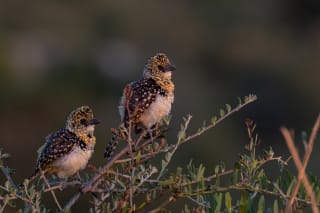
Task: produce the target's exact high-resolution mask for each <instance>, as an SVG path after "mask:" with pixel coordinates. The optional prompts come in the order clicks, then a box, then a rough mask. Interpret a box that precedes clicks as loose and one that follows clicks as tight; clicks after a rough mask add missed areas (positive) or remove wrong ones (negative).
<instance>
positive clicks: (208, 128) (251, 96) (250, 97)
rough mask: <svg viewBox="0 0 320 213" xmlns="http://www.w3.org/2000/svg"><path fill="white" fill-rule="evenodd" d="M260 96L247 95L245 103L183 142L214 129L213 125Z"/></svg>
mask: <svg viewBox="0 0 320 213" xmlns="http://www.w3.org/2000/svg"><path fill="white" fill-rule="evenodd" d="M257 99H258V98H257V96H256V95H249V96H248V97H247V100H245V102H244V103H240V104H239V105H238V106H237V107H236V108H234V109H232V110H230V111H229V112H227V113H226V114H225V115H223V116H221V117H220V118H218V119H217V120H216V121H215V122H213V123H212V124H210V125H208V126H206V127H204V128H202V129H201V130H200V131H198V132H196V133H194V134H193V135H190V136H188V137H187V138H185V139H184V140H183V141H182V142H181V143H185V142H187V141H189V140H192V139H194V138H196V137H198V136H200V135H202V134H203V133H204V132H207V131H208V130H210V129H212V128H213V127H215V126H216V125H217V124H219V123H220V122H221V121H222V120H224V119H225V118H227V117H229V116H230V115H231V114H233V113H235V112H237V111H239V110H240V109H242V108H243V107H245V106H246V105H248V104H250V103H252V102H254V101H256V100H257Z"/></svg>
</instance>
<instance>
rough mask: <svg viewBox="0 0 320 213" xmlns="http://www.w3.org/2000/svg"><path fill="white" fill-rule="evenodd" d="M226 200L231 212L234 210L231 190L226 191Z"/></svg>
mask: <svg viewBox="0 0 320 213" xmlns="http://www.w3.org/2000/svg"><path fill="white" fill-rule="evenodd" d="M224 202H225V205H226V208H227V211H228V213H231V212H232V197H231V195H230V192H227V193H226V195H225V201H224Z"/></svg>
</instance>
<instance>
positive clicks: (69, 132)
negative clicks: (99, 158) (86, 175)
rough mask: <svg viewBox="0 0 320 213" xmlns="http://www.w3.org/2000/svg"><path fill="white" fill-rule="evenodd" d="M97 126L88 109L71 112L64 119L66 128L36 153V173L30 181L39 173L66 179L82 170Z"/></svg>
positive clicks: (93, 141)
mask: <svg viewBox="0 0 320 213" xmlns="http://www.w3.org/2000/svg"><path fill="white" fill-rule="evenodd" d="M98 123H99V121H98V120H97V119H96V118H94V116H93V112H92V109H91V108H90V107H88V106H81V107H79V108H77V109H75V110H74V111H72V112H71V113H70V114H69V116H68V117H67V121H66V126H65V127H64V128H62V129H60V130H58V131H56V132H54V133H51V134H49V135H48V136H47V137H46V142H45V144H44V145H43V146H42V147H40V149H39V150H38V159H37V162H36V167H35V171H34V174H33V175H32V176H31V178H30V180H32V179H34V178H35V177H37V176H38V175H40V174H41V172H44V174H56V175H57V176H58V177H59V178H65V177H69V176H72V175H74V174H75V173H76V172H78V171H79V170H80V169H84V168H85V167H86V165H87V163H88V160H89V159H90V158H91V156H92V154H93V151H94V146H95V143H96V138H95V136H94V135H93V133H94V128H95V125H97V124H98Z"/></svg>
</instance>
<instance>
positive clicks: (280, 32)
mask: <svg viewBox="0 0 320 213" xmlns="http://www.w3.org/2000/svg"><path fill="white" fill-rule="evenodd" d="M156 52H165V53H167V55H168V56H169V58H170V59H171V62H172V63H173V64H175V65H176V67H177V70H176V71H175V72H174V73H173V81H174V82H175V84H176V91H175V95H176V98H175V102H174V105H173V110H172V115H173V118H172V119H173V121H172V123H171V129H170V132H169V133H168V143H174V142H175V141H176V133H177V131H178V129H179V127H180V122H181V120H182V116H184V115H187V114H192V115H193V120H192V123H191V127H190V130H191V131H192V130H196V129H197V128H198V127H200V126H201V125H202V122H203V120H205V119H206V120H208V121H209V120H210V117H211V116H212V115H214V114H218V113H219V109H220V108H221V107H224V104H226V103H229V104H230V105H232V106H234V105H236V104H237V97H242V96H244V95H247V94H249V93H254V94H257V96H258V98H259V99H258V101H257V102H255V103H253V104H251V105H249V106H248V107H246V108H245V109H243V110H241V111H240V112H237V113H236V114H235V115H233V116H232V117H230V118H228V119H227V120H225V121H224V122H223V123H222V124H220V125H219V126H217V127H216V128H215V129H213V130H211V131H210V132H208V133H206V134H204V135H203V136H201V137H199V138H198V139H196V140H194V141H192V142H190V143H188V144H186V145H184V146H182V147H181V149H180V150H179V151H178V153H177V155H176V156H175V157H174V159H173V161H174V162H173V165H172V167H171V168H174V167H175V166H185V165H186V164H187V163H188V162H189V161H190V159H193V161H194V162H195V163H196V164H199V163H201V162H202V163H204V164H205V165H206V167H207V170H206V172H207V174H210V173H211V172H212V170H213V168H214V166H215V164H217V163H219V162H221V161H224V162H226V165H227V167H228V168H232V167H233V163H234V162H235V161H237V160H238V154H239V153H243V146H244V144H245V143H246V142H247V136H246V128H245V125H244V121H245V119H246V118H252V119H253V120H254V121H255V122H256V123H257V131H258V132H259V135H260V137H261V139H262V144H261V149H262V148H267V147H269V146H272V147H273V148H274V150H275V155H282V156H284V157H287V156H288V155H289V153H288V151H287V149H286V147H285V142H284V140H283V138H282V136H281V134H280V131H279V128H280V127H281V126H282V125H286V126H288V127H290V128H294V129H295V132H296V136H297V137H296V138H297V143H299V147H300V151H301V153H303V146H302V145H301V143H300V140H299V138H300V133H301V132H302V131H304V130H306V131H307V132H308V133H310V129H311V127H312V125H313V123H314V121H315V119H316V116H317V115H318V113H319V109H320V107H319V106H320V95H319V81H320V60H319V54H320V2H319V1H316V0H284V1H278V0H264V1H209V0H207V1H191V0H190V1H186V0H185V1H182V0H180V1H169V0H166V1H147V0H144V1H139V3H137V2H134V1H122V0H120V1H112V2H111V1H90V2H88V1H36V0H34V1H15V0H12V1H1V2H0V100H1V104H0V133H1V141H0V146H1V147H3V148H4V150H5V152H9V153H11V154H12V157H11V158H10V159H9V160H8V161H7V163H8V165H9V166H10V167H12V168H15V169H17V171H16V174H15V175H14V177H13V178H14V179H15V180H16V181H17V182H20V181H22V180H23V179H24V178H25V177H27V176H29V175H30V174H31V173H32V171H33V167H34V164H35V160H36V156H37V154H36V150H37V149H38V147H39V146H40V145H41V144H42V143H43V142H44V138H45V136H46V135H47V134H48V133H50V132H51V131H55V130H57V129H59V128H61V127H63V126H64V122H65V118H66V116H67V114H68V113H69V112H70V111H71V110H73V109H74V108H76V107H78V106H81V105H89V106H91V107H92V108H93V110H94V113H95V115H96V117H97V118H98V119H100V120H101V121H102V123H101V125H99V126H98V127H97V129H96V136H97V145H96V149H95V154H94V156H93V158H92V160H91V161H90V163H91V164H94V165H96V166H99V165H102V164H103V163H104V160H103V152H104V148H105V145H106V143H107V141H108V140H109V138H110V135H111V134H110V128H111V127H117V125H118V124H119V120H120V119H119V115H118V109H117V106H118V103H119V98H120V96H121V94H122V89H123V87H124V85H125V84H126V83H128V82H130V81H133V80H137V79H139V78H140V77H141V74H142V70H143V66H144V64H145V62H146V60H147V59H148V58H149V57H150V56H152V55H154V54H155V53H156ZM191 131H190V133H191ZM317 141H318V142H319V139H318V140H317ZM317 153H319V145H316V146H315V148H314V154H313V157H312V158H311V163H310V166H309V168H308V170H312V171H313V173H314V174H315V175H319V172H318V171H319V169H320V165H319V163H318V162H319V160H320V158H319V155H318V154H317ZM292 171H293V172H295V169H293V170H292ZM66 199H68V197H66ZM79 206H80V204H77V205H76V208H77V207H79Z"/></svg>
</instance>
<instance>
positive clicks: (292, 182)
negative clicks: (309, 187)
mask: <svg viewBox="0 0 320 213" xmlns="http://www.w3.org/2000/svg"><path fill="white" fill-rule="evenodd" d="M295 183H296V179H295V178H293V179H292V180H291V183H290V185H289V187H288V189H287V196H290V195H291V190H292V187H293V186H294V185H295Z"/></svg>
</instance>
